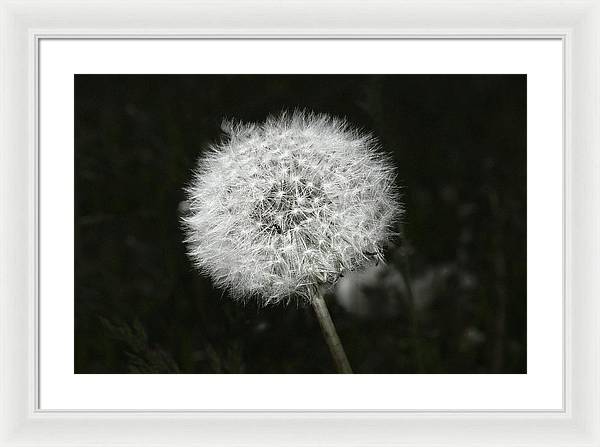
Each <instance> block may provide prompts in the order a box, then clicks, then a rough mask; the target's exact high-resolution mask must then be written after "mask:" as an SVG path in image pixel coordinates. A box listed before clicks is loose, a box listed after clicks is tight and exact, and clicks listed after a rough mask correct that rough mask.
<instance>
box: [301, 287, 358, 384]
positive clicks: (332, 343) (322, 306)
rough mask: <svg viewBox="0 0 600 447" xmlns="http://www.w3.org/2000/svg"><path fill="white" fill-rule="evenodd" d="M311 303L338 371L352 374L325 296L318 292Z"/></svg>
mask: <svg viewBox="0 0 600 447" xmlns="http://www.w3.org/2000/svg"><path fill="white" fill-rule="evenodd" d="M311 301H312V305H313V308H314V309H315V313H316V314H317V319H318V320H319V324H320V326H321V330H322V331H323V336H324V337H325V341H326V342H327V346H329V351H330V352H331V356H332V357H333V361H334V363H335V366H336V368H337V371H338V372H339V373H343V374H352V368H351V367H350V363H349V362H348V357H346V352H345V351H344V347H343V346H342V342H341V341H340V337H339V336H338V334H337V331H336V330H335V325H334V324H333V321H332V319H331V315H329V310H327V304H326V303H325V299H324V298H323V295H321V293H320V292H317V293H316V294H315V296H314V297H313V299H312V300H311Z"/></svg>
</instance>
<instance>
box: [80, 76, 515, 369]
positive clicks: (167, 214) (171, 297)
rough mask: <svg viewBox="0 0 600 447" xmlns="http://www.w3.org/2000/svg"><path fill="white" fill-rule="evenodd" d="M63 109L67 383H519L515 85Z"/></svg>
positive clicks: (264, 82) (124, 91) (371, 88)
mask: <svg viewBox="0 0 600 447" xmlns="http://www.w3.org/2000/svg"><path fill="white" fill-rule="evenodd" d="M74 93H75V114H74V138H75V148H74V149H75V151H74V163H75V166H74V173H75V176H74V182H75V185H74V191H75V192H74V195H75V196H74V203H75V213H74V215H75V217H74V232H75V234H74V240H75V246H74V251H75V253H74V256H75V272H74V280H75V283H74V297H75V298H74V299H75V302H74V313H75V315H74V318H75V320H74V321H75V327H74V341H75V346H74V348H75V349H74V371H73V372H74V373H75V374H329V373H334V374H335V373H345V374H347V373H354V374H526V373H527V75H525V74H464V75H463V74H410V75H409V74H170V75H158V74H76V75H74ZM336 380H337V379H336Z"/></svg>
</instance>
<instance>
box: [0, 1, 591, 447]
mask: <svg viewBox="0 0 600 447" xmlns="http://www.w3.org/2000/svg"><path fill="white" fill-rule="evenodd" d="M0 31H1V34H0V58H1V59H0V67H1V70H0V118H1V119H0V126H1V127H0V151H1V152H0V153H1V154H2V158H1V159H0V179H1V188H0V194H1V196H0V206H1V210H2V213H1V215H0V219H1V225H0V235H1V239H0V240H1V244H2V250H1V252H0V445H7V446H12V445H78V446H80V445H98V444H102V445H124V444H127V445H140V446H142V445H169V446H173V445H200V444H202V445H261V446H264V445H277V446H280V445H340V446H341V445H344V446H348V445H357V446H358V445H360V446H366V445H398V444H410V445H456V446H464V445H506V446H510V445H519V446H533V445H544V446H551V445H557V446H559V445H560V446H575V445H580V446H584V445H585V446H599V445H600V381H598V377H600V356H599V353H600V304H599V301H598V299H597V297H598V296H600V275H599V274H598V273H599V272H598V266H599V265H600V237H599V236H600V235H599V228H600V226H599V223H600V201H599V200H598V195H597V192H596V191H600V175H599V170H598V167H599V166H600V150H599V148H600V132H599V130H598V129H599V128H600V99H599V98H600V52H599V49H600V2H598V1H593V0H590V1H568V2H565V1H551V0H546V1H544V0H537V1H536V0H522V1H519V0H510V1H509V0H506V1H498V2H488V1H476V2H473V1H460V0H457V1H447V2H439V1H429V0H421V1H406V2H398V1H391V0H390V1H386V0H384V1H377V2H348V1H345V2H339V1H336V0H321V1H305V2H290V3H282V2H277V1H275V0H265V1H259V0H248V1H233V0H225V1H222V2H218V3H217V2H187V1H183V0H182V1H179V0H171V1H168V0H162V1H155V2H152V3H148V2H141V1H135V0H134V1H121V2H111V1H94V2H61V1H58V0H49V1H44V2H41V1H40V2H29V1H18V0H13V1H2V2H1V3H0ZM43 36H53V37H64V38H77V37H79V38H115V37H119V38H149V39H151V38H157V37H162V38H173V37H180V38H181V37H199V38H202V37H223V38H228V37H236V38H256V37H261V38H269V37H279V38H314V37H321V38H357V37H362V38H378V37H379V38H381V37H387V38H408V37H410V38H436V39H443V38H510V39H525V38H526V39H532V38H559V39H562V40H563V42H564V49H565V53H564V60H565V73H564V75H565V83H564V93H565V95H564V96H565V100H566V101H565V104H564V111H565V126H564V131H565V141H564V147H565V152H564V154H565V158H564V167H565V171H564V198H565V202H564V208H565V215H564V226H565V238H564V244H565V265H564V268H565V271H564V273H565V278H564V280H565V309H564V311H565V328H564V331H565V332H564V334H565V371H564V374H565V408H564V411H560V412H543V411H517V412H496V411H485V412H481V411H480V412H470V411H450V412H448V411H445V412H441V411H440V412H436V411H427V412H385V413H378V412H360V411H358V412H357V411H353V412H299V411H285V412H243V411H223V412H193V411H192V412H184V411H179V412H176V411H144V412H141V411H48V410H46V411H40V410H38V402H37V396H36V392H35V390H36V386H37V380H38V374H37V370H38V364H37V359H38V357H37V354H36V352H37V351H36V350H37V346H38V342H39V340H38V339H37V334H38V331H37V329H36V328H37V325H38V323H39V321H38V313H37V310H38V308H37V303H38V301H37V299H38V281H37V275H38V263H37V243H38V241H37V228H38V219H39V214H38V210H37V198H38V191H37V189H36V185H37V181H36V179H37V176H38V164H37V162H38V157H37V152H36V151H37V143H38V142H37V137H38V132H37V126H38V114H37V112H38V111H37V100H38V98H37V70H38V68H39V67H38V66H37V60H38V59H37V51H38V43H39V39H41V38H42V37H43ZM555 243H557V244H558V243H561V241H556V242H555Z"/></svg>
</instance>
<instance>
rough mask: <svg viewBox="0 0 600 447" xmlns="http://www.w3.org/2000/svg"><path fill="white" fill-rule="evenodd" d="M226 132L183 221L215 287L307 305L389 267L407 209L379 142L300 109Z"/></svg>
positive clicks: (196, 258)
mask: <svg viewBox="0 0 600 447" xmlns="http://www.w3.org/2000/svg"><path fill="white" fill-rule="evenodd" d="M223 130H224V131H225V133H226V136H227V138H226V139H225V140H224V141H223V142H221V143H218V144H214V145H212V146H210V147H209V148H208V149H209V150H208V151H206V152H205V153H204V154H203V155H202V156H201V157H200V159H199V161H198V165H197V168H196V170H195V172H194V178H193V181H192V183H191V185H190V186H189V187H188V188H187V195H188V197H187V199H188V203H189V210H188V212H187V213H186V215H185V216H184V217H183V224H184V227H185V231H186V240H185V242H186V244H187V247H188V254H189V256H190V257H191V259H192V260H193V262H194V264H195V265H196V266H197V267H198V268H199V269H200V270H201V271H202V272H203V273H205V274H207V275H208V276H210V277H211V278H212V280H213V282H214V283H215V285H216V286H218V287H221V288H225V289H227V290H228V291H229V293H230V294H231V295H232V296H233V297H234V298H236V299H239V300H248V299H252V298H256V299H258V300H259V302H260V303H261V304H264V305H267V304H272V303H278V302H282V301H283V302H287V301H290V300H292V299H299V300H303V301H310V300H311V299H312V297H314V296H315V292H316V291H317V289H318V288H319V287H321V286H323V285H333V284H335V283H336V281H337V280H338V279H339V278H340V276H341V275H342V274H343V273H344V272H346V271H353V270H359V269H362V268H364V267H366V266H369V265H372V264H373V263H374V262H375V261H383V251H384V248H385V246H386V244H387V243H388V242H389V241H390V239H391V238H392V237H393V236H394V234H395V232H394V228H395V224H396V223H397V221H398V220H399V218H400V217H401V215H402V207H401V204H400V198H399V194H398V190H397V188H396V186H395V183H394V179H395V172H394V167H393V165H392V164H391V162H390V161H389V159H388V158H387V157H386V156H385V155H384V154H383V153H382V152H381V151H380V150H379V148H378V146H377V142H376V140H375V139H374V138H373V137H372V136H370V135H368V134H363V133H360V132H358V131H357V130H355V129H353V128H352V127H350V126H349V125H348V124H347V123H346V122H345V121H343V120H340V119H337V118H332V117H330V116H328V115H323V114H321V115H316V114H309V113H302V112H295V113H293V114H285V113H284V114H281V115H279V116H277V117H270V118H268V119H267V120H266V121H265V122H264V123H260V124H254V123H251V124H244V123H238V122H225V123H224V124H223Z"/></svg>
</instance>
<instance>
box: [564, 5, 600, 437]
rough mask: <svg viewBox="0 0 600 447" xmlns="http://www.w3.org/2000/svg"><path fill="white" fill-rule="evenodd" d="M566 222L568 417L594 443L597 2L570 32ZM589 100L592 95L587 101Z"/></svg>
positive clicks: (598, 390) (599, 145)
mask: <svg viewBox="0 0 600 447" xmlns="http://www.w3.org/2000/svg"><path fill="white" fill-rule="evenodd" d="M572 50H573V51H572V74H571V77H572V83H571V84H572V86H571V92H572V115H571V120H570V121H571V126H572V135H571V146H570V148H571V151H570V156H571V162H572V163H571V172H570V175H571V182H570V186H571V190H570V194H571V196H570V197H569V199H570V202H571V204H572V207H571V210H572V214H571V216H570V217H571V219H572V221H573V222H574V223H576V226H575V225H571V226H570V230H571V231H570V234H569V236H570V241H569V239H567V241H568V242H570V244H569V245H570V247H571V278H570V279H571V283H570V286H571V297H572V303H571V305H572V321H573V322H574V323H573V324H572V327H571V335H572V338H571V343H572V345H571V346H570V352H571V353H572V359H571V365H570V366H571V370H572V371H573V372H574V374H573V379H572V401H573V417H574V418H575V420H576V422H577V423H578V424H580V425H581V428H582V429H583V430H584V431H585V432H586V433H588V434H589V435H591V438H592V439H593V441H592V443H593V445H595V446H598V445H600V5H597V6H596V7H595V8H593V9H592V10H590V11H589V12H588V14H587V15H586V16H585V17H583V19H582V20H581V22H579V23H578V24H577V26H576V27H575V28H574V31H573V43H572ZM590 98H592V99H590Z"/></svg>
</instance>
